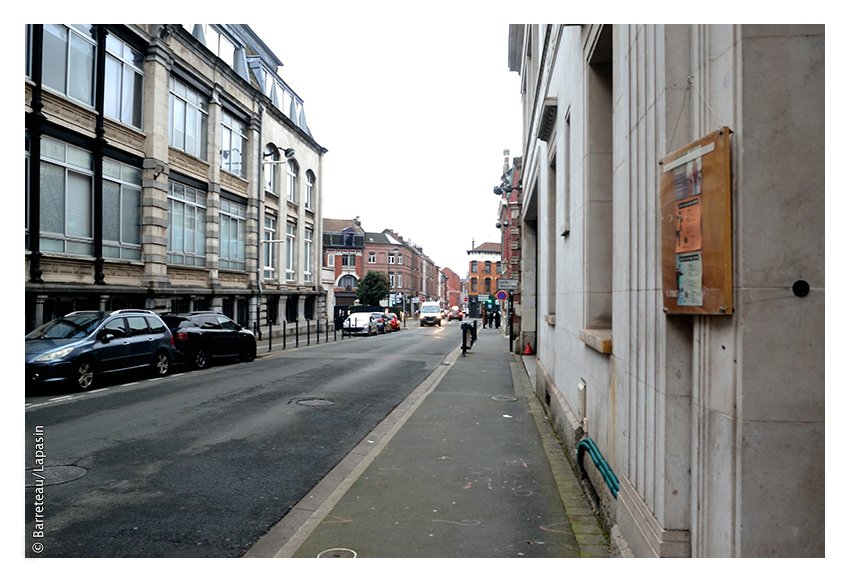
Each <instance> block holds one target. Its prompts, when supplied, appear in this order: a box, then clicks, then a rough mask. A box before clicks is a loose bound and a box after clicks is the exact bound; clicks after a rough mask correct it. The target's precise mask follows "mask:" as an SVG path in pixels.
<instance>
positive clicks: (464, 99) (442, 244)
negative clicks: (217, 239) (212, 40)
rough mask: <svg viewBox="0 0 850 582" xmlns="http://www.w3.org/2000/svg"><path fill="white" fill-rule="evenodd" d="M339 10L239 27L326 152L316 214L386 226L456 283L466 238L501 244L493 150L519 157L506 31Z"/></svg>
mask: <svg viewBox="0 0 850 582" xmlns="http://www.w3.org/2000/svg"><path fill="white" fill-rule="evenodd" d="M352 6H361V7H362V6H363V5H362V4H356V5H355V4H352ZM348 10H350V11H349V12H345V13H343V14H340V13H339V12H338V11H334V12H333V14H325V15H318V14H317V15H316V17H315V18H310V19H299V21H300V23H299V24H298V25H295V24H293V21H292V20H291V19H288V18H285V19H284V20H277V19H266V20H264V21H258V22H250V21H248V22H247V24H248V25H249V26H250V27H251V28H252V29H253V30H254V32H256V33H257V34H258V35H259V36H260V38H262V39H263V42H265V43H266V45H267V46H268V47H269V48H270V49H271V50H272V52H274V53H275V54H276V55H277V57H278V58H279V59H280V60H281V61H282V62H283V67H281V69H280V70H279V74H280V75H281V77H282V78H283V79H284V80H285V81H286V82H287V83H288V84H289V85H290V87H291V88H292V89H293V90H294V91H295V92H296V93H297V94H298V95H299V96H300V97H301V98H302V99H303V100H304V108H305V113H306V116H307V124H308V125H309V127H310V131H311V133H312V134H313V137H314V138H315V139H316V141H317V142H318V143H319V144H320V145H322V146H323V147H325V148H327V150H328V153H327V154H325V160H324V167H323V184H324V186H323V189H322V195H323V201H322V204H323V214H324V217H325V218H340V219H348V218H354V217H355V216H359V217H360V221H361V223H362V225H363V228H364V229H365V230H367V231H369V232H380V231H382V230H383V229H385V228H389V229H393V230H395V231H396V232H397V233H398V234H399V235H401V236H402V237H404V239H405V240H406V241H412V242H415V243H416V244H418V245H420V246H422V248H423V251H424V252H425V254H427V255H428V256H429V257H430V258H431V259H432V260H433V261H434V262H436V263H437V265H439V266H440V267H450V268H451V269H452V270H453V271H455V272H456V273H457V274H458V275H460V276H461V277H462V278H463V277H466V274H467V255H466V251H467V250H469V249H471V248H472V247H471V245H472V240H473V239H475V244H476V245H478V244H481V243H483V242H499V240H500V238H499V231H498V230H497V229H496V221H497V218H498V206H499V198H498V196H496V195H495V194H493V187H494V186H495V185H497V184H498V183H499V178H500V176H501V173H502V167H503V164H504V156H503V153H502V152H503V151H504V150H506V149H508V150H510V152H511V157H514V156H520V155H522V153H521V151H520V148H521V126H522V123H521V100H520V77H519V74H518V73H515V72H514V73H512V72H510V71H509V70H508V24H507V23H505V24H492V23H491V22H490V21H491V20H492V19H474V18H469V19H465V18H461V19H457V18H453V17H448V18H447V17H446V15H445V14H442V13H434V12H433V11H432V12H431V13H429V14H425V13H422V14H419V13H417V12H415V11H413V10H411V9H407V10H406V11H405V12H404V13H403V14H401V13H399V14H397V15H395V17H394V16H393V15H392V14H390V15H387V14H386V13H384V14H383V15H382V16H381V18H380V19H375V18H374V15H372V14H369V13H368V11H363V10H361V9H358V10H354V9H351V8H349V9H348ZM257 14H262V12H258V13H257ZM284 14H286V12H284ZM491 16H492V15H491ZM482 20H483V22H482ZM305 22H306V23H307V24H304V23H305Z"/></svg>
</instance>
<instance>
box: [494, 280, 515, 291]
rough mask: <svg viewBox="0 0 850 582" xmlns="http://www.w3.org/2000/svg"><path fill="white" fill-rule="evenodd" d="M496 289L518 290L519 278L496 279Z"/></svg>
mask: <svg viewBox="0 0 850 582" xmlns="http://www.w3.org/2000/svg"><path fill="white" fill-rule="evenodd" d="M496 289H498V290H499V291H503V290H504V291H519V279H497V280H496Z"/></svg>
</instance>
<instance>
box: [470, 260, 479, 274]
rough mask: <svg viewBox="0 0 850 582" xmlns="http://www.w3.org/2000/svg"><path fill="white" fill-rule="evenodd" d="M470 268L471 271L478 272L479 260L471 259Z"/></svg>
mask: <svg viewBox="0 0 850 582" xmlns="http://www.w3.org/2000/svg"><path fill="white" fill-rule="evenodd" d="M469 270H470V272H471V273H477V272H478V261H471V262H470V269H469Z"/></svg>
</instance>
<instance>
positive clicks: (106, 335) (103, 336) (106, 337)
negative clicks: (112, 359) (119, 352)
mask: <svg viewBox="0 0 850 582" xmlns="http://www.w3.org/2000/svg"><path fill="white" fill-rule="evenodd" d="M98 335H99V339H100V341H102V342H103V343H105V344H108V343H109V342H111V341H112V340H114V339H115V334H113V333H110V332H108V331H106V330H103V331H102V332H100V334H98Z"/></svg>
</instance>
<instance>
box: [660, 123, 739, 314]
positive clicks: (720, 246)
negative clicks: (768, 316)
mask: <svg viewBox="0 0 850 582" xmlns="http://www.w3.org/2000/svg"><path fill="white" fill-rule="evenodd" d="M730 133H731V131H730V130H729V128H728V127H724V128H722V129H720V130H718V131H715V132H714V133H711V134H709V135H706V136H705V137H703V138H702V139H699V140H697V141H695V142H693V143H692V144H690V145H687V146H685V147H683V148H682V149H680V150H677V151H675V152H673V153H671V154H669V155H668V156H666V157H664V158H663V159H662V160H661V162H660V168H661V169H660V172H661V175H660V182H659V185H660V196H661V267H662V289H663V295H664V310H665V311H666V312H667V313H668V314H677V313H688V314H700V315H731V314H732V308H733V304H732V171H731V158H730V154H729V134H730Z"/></svg>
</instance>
